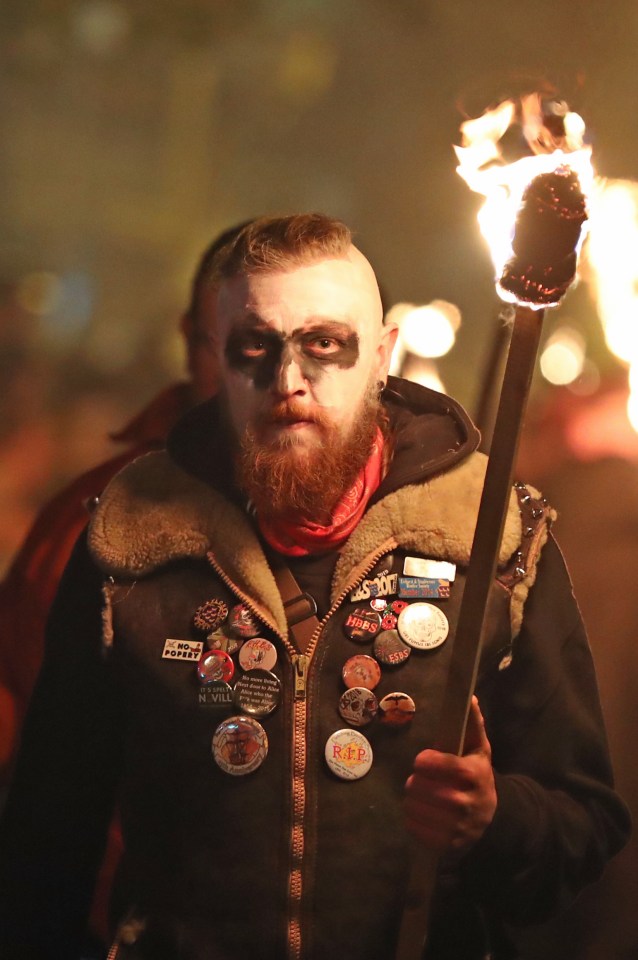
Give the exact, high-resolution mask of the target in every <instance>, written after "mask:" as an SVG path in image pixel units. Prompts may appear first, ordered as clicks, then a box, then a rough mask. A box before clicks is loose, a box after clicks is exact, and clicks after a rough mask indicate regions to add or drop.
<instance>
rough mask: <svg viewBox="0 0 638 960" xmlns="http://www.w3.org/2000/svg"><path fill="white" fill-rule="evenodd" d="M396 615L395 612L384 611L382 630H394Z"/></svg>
mask: <svg viewBox="0 0 638 960" xmlns="http://www.w3.org/2000/svg"><path fill="white" fill-rule="evenodd" d="M397 620H398V618H397V615H396V613H386V614H385V615H384V617H383V620H382V621H381V629H382V630H394V628H395V627H396V625H397Z"/></svg>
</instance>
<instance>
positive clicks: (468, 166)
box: [454, 94, 594, 309]
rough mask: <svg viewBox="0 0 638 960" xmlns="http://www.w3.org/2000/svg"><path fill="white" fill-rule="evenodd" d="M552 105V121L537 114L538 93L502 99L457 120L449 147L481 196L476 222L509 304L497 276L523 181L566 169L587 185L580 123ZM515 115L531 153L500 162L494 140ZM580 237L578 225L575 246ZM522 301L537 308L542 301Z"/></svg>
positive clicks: (507, 254) (587, 156)
mask: <svg viewBox="0 0 638 960" xmlns="http://www.w3.org/2000/svg"><path fill="white" fill-rule="evenodd" d="M555 107H556V110H555V114H554V119H555V121H556V122H554V123H552V122H551V120H552V118H551V117H550V118H549V120H548V118H547V116H546V115H545V116H544V115H543V109H542V105H541V98H540V96H539V95H538V94H530V95H529V96H527V97H524V98H522V100H521V102H520V105H519V106H518V107H517V104H516V103H515V102H514V101H512V100H506V101H504V102H503V103H501V104H499V106H497V107H495V108H494V109H493V110H488V111H486V113H484V114H483V115H482V116H481V117H478V118H475V119H472V120H467V121H465V123H463V124H461V134H462V144H461V146H460V147H455V148H454V149H455V152H456V156H457V159H458V161H459V165H458V167H457V173H458V174H459V175H460V176H461V177H462V178H463V179H464V180H465V182H466V183H467V185H468V186H469V187H470V189H471V190H473V191H475V192H476V193H481V194H483V196H485V198H486V199H485V203H484V204H483V206H482V207H481V210H480V211H479V214H478V221H479V226H480V229H481V233H482V234H483V236H484V237H485V239H486V240H487V243H488V246H489V249H490V253H491V256H492V261H493V263H494V268H495V271H496V281H497V291H498V294H499V296H500V297H501V298H502V299H503V300H506V301H508V302H510V303H518V302H522V301H519V300H518V299H517V298H516V296H514V294H512V293H511V292H509V291H507V290H504V289H503V288H502V287H501V286H500V284H499V280H500V278H501V276H502V273H503V268H504V267H505V264H506V263H507V262H508V261H509V260H511V258H512V257H513V249H512V240H513V238H514V229H515V225H516V217H517V214H518V211H519V209H520V207H521V201H522V198H523V194H524V192H525V190H526V188H527V187H528V185H529V184H530V183H531V181H532V180H534V178H535V177H537V176H539V175H540V174H543V173H554V172H555V171H556V170H558V169H559V168H563V169H565V168H569V169H571V170H573V172H574V173H575V174H576V176H577V177H578V180H579V184H580V189H581V191H582V192H583V194H585V196H588V195H589V193H590V192H591V189H592V184H593V178H594V172H593V169H592V165H591V148H590V147H588V146H584V144H583V136H584V133H585V124H584V123H583V120H582V118H581V117H580V116H578V114H576V113H572V112H571V111H569V110H568V109H567V107H566V105H562V104H560V103H558V104H555ZM563 107H564V109H563ZM517 116H519V117H520V119H519V121H518V122H520V124H521V127H522V131H523V134H524V136H525V139H526V140H527V143H528V146H529V149H530V150H532V152H533V155H531V156H524V157H522V158H521V159H519V160H516V161H514V162H512V163H506V161H505V158H504V157H503V153H502V149H501V145H500V141H501V139H502V137H503V136H504V134H505V133H506V131H507V130H508V129H509V127H510V126H511V125H512V123H514V122H515V121H516V118H517ZM584 236H585V230H582V231H581V235H580V241H579V244H578V249H580V246H581V244H582V241H583V239H584ZM526 306H529V307H532V308H538V309H540V308H541V306H542V305H540V304H539V305H536V304H534V303H526Z"/></svg>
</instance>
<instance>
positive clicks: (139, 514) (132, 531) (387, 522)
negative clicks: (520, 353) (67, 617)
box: [89, 452, 521, 634]
mask: <svg viewBox="0 0 638 960" xmlns="http://www.w3.org/2000/svg"><path fill="white" fill-rule="evenodd" d="M486 462H487V461H486V458H485V457H484V456H483V454H479V453H475V454H472V455H471V456H470V457H469V458H467V459H466V460H464V461H463V462H461V463H460V464H459V465H458V466H456V467H454V468H452V469H451V470H449V471H447V472H445V473H442V474H439V475H437V476H435V477H433V478H432V479H431V480H428V481H425V482H424V483H422V484H418V485H409V486H407V487H404V488H402V489H400V490H398V491H395V492H394V493H391V494H389V495H388V496H387V497H385V498H384V499H382V500H380V501H379V502H377V503H376V504H375V505H374V506H373V507H372V508H371V509H370V510H369V511H368V512H367V513H366V515H365V516H364V518H363V520H362V521H361V523H360V524H359V526H358V527H357V529H356V530H355V532H354V533H353V534H352V536H351V537H350V539H349V540H348V542H347V543H346V544H345V547H344V548H343V550H342V553H341V556H340V558H339V561H338V563H337V566H336V570H335V575H334V581H333V586H332V599H333V601H334V599H335V598H336V597H338V596H339V595H340V594H341V593H343V591H344V590H345V589H346V588H347V587H348V586H349V585H350V584H351V583H352V582H353V580H355V579H356V578H357V576H358V572H359V571H362V572H363V571H364V570H365V568H366V564H368V563H369V560H370V557H371V556H372V555H375V554H378V553H379V551H380V549H381V548H384V549H387V550H391V549H396V548H397V547H405V548H406V549H409V550H414V551H417V552H418V553H421V554H424V555H426V556H431V557H437V558H445V559H448V560H452V561H453V562H454V563H457V564H459V565H463V566H464V565H466V564H467V562H468V559H469V555H470V549H471V546H472V538H473V534H474V526H475V522H476V512H477V509H478V503H479V500H480V495H481V490H482V486H483V479H484V475H485V466H486ZM520 541H521V521H520V513H519V509H518V504H517V500H516V496H515V494H514V493H512V496H511V498H510V506H509V510H508V515H507V522H506V525H505V533H504V536H503V540H502V544H501V549H500V554H499V564H501V565H503V564H505V563H506V562H507V560H508V559H509V558H510V556H511V555H512V553H513V552H514V551H515V550H516V549H517V547H518V546H519V544H520ZM89 547H90V550H91V553H92V554H93V557H94V558H95V560H96V562H97V563H98V565H99V566H100V567H101V568H102V569H103V570H104V572H105V573H106V574H109V575H111V576H114V577H116V578H125V579H136V578H138V577H143V576H145V575H148V574H149V573H151V572H152V571H153V570H156V569H158V568H159V567H162V566H164V565H165V564H167V563H169V562H171V561H175V560H179V559H185V558H192V559H204V558H206V556H207V555H208V554H211V555H212V557H213V558H214V561H215V563H216V565H217V566H218V567H219V568H220V569H221V570H222V571H224V574H225V575H226V576H227V577H228V578H229V579H230V580H231V581H232V582H233V583H234V584H235V585H236V586H237V587H238V588H239V589H240V591H241V592H243V593H245V594H247V595H248V596H250V597H253V598H254V599H255V600H256V601H257V603H258V605H259V606H260V607H261V608H262V609H263V610H264V611H265V613H266V614H267V619H268V620H270V621H271V622H272V623H274V624H275V625H276V627H277V629H278V630H279V632H280V633H283V634H285V633H286V632H287V630H286V621H285V616H284V611H283V606H282V602H281V598H280V596H279V592H278V590H277V587H276V585H275V581H274V578H273V576H272V573H271V570H270V567H269V566H268V564H267V562H266V558H265V556H264V553H263V551H262V548H261V544H260V542H259V540H258V537H257V535H256V533H255V530H254V528H253V525H252V523H251V521H250V519H249V518H248V517H247V516H246V514H244V513H243V512H242V511H241V509H240V508H239V507H237V506H236V505H234V504H232V503H230V502H229V501H228V500H227V499H226V498H225V497H224V496H223V495H222V494H221V493H219V491H217V490H215V489H213V488H212V487H210V486H209V485H207V484H205V483H203V482H202V481H201V480H198V479H196V478H194V477H192V476H191V475H189V474H188V473H186V472H185V471H184V470H182V469H181V468H180V467H178V466H177V465H176V464H175V463H174V462H173V461H172V460H171V459H170V457H169V456H168V454H167V453H165V452H159V453H149V454H147V455H146V456H144V457H140V458H139V459H138V460H136V461H134V462H133V463H131V464H130V465H129V466H128V467H126V468H125V469H124V470H123V471H122V472H121V473H119V474H118V475H117V476H116V477H115V478H114V480H113V481H112V482H111V483H110V484H109V486H108V487H107V489H106V491H105V492H104V494H103V495H102V498H101V500H100V503H99V505H98V507H97V509H96V511H95V513H94V514H93V517H92V519H91V524H90V528H89Z"/></svg>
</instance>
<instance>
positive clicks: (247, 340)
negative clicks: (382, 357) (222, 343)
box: [225, 322, 359, 390]
mask: <svg viewBox="0 0 638 960" xmlns="http://www.w3.org/2000/svg"><path fill="white" fill-rule="evenodd" d="M225 353H226V358H227V360H228V363H229V365H230V366H231V367H233V368H234V369H235V370H240V371H241V372H242V373H244V374H245V375H246V376H248V377H250V378H251V379H252V380H253V382H254V384H255V386H256V387H257V388H258V389H260V390H267V389H269V388H270V387H271V386H272V385H273V384H274V383H275V381H276V379H277V377H278V376H280V375H281V373H282V372H283V370H285V368H286V367H287V366H288V365H289V364H290V363H293V362H295V363H297V364H299V369H300V370H301V374H302V376H303V377H304V379H305V380H307V381H308V382H309V383H315V382H316V381H317V380H318V379H319V378H320V377H321V376H322V375H323V373H324V372H325V368H326V367H328V366H333V365H336V366H337V367H339V368H340V369H341V370H347V369H350V368H351V367H353V366H354V365H355V364H356V362H357V360H358V359H359V337H358V336H357V334H356V333H355V332H354V331H353V330H351V328H350V327H348V326H347V325H345V324H341V323H330V322H326V323H322V324H318V325H317V326H315V327H312V328H311V329H310V330H305V331H301V330H296V331H295V332H294V333H293V335H292V336H291V337H284V336H283V335H282V334H280V333H278V332H275V331H273V330H264V329H263V328H260V327H259V326H250V327H244V328H243V329H242V328H239V329H236V330H233V331H232V332H231V334H230V336H229V338H228V341H227V343H226V350H225Z"/></svg>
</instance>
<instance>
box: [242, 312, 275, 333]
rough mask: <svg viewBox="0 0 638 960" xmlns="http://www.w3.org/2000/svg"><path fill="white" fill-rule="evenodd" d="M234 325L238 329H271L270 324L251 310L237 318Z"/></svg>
mask: <svg viewBox="0 0 638 960" xmlns="http://www.w3.org/2000/svg"><path fill="white" fill-rule="evenodd" d="M236 327H237V328H238V329H240V330H272V324H270V323H268V321H267V320H265V319H264V317H262V316H260V315H259V314H258V313H255V312H254V311H252V310H250V311H249V312H248V313H245V314H244V315H243V316H242V317H241V318H240V319H239V320H238V322H237V324H236Z"/></svg>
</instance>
